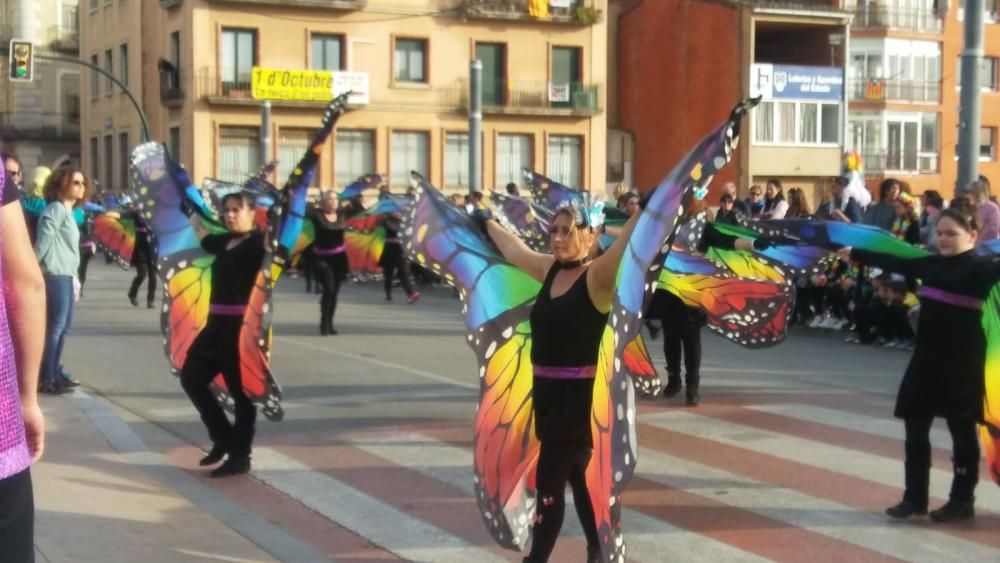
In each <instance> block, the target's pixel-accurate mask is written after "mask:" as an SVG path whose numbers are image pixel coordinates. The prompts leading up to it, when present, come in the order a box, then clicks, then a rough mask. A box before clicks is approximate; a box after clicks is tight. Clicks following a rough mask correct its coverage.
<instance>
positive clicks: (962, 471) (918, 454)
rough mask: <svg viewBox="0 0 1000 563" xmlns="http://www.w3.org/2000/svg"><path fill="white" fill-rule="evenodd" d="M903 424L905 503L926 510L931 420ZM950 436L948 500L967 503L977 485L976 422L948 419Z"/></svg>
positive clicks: (916, 420) (921, 419)
mask: <svg viewBox="0 0 1000 563" xmlns="http://www.w3.org/2000/svg"><path fill="white" fill-rule="evenodd" d="M905 423H906V464H905V466H906V492H905V493H904V494H903V498H904V499H905V500H909V501H911V502H913V503H915V504H917V505H919V506H927V496H928V492H927V489H928V488H929V486H930V474H931V441H930V432H931V425H932V424H933V423H934V418H933V417H915V418H907V419H905ZM948 431H949V432H951V440H952V444H953V446H952V448H953V450H952V462H953V464H954V471H955V476H954V477H953V479H952V481H951V495H950V497H951V499H952V500H956V501H971V500H972V499H973V494H974V492H975V490H976V484H977V483H978V482H979V439H978V437H977V436H976V422H975V421H974V420H972V419H970V418H948Z"/></svg>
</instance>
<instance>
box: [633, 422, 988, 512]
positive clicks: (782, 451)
mask: <svg viewBox="0 0 1000 563" xmlns="http://www.w3.org/2000/svg"><path fill="white" fill-rule="evenodd" d="M639 421H640V422H642V423H645V424H649V425H651V426H654V427H657V428H662V429H665V430H670V431H672V432H677V433H680V434H685V435H688V436H693V437H697V438H702V439H705V440H709V441H715V442H720V443H723V444H728V445H731V446H735V447H738V448H744V449H749V450H753V451H756V452H758V453H763V454H767V455H769V456H772V457H776V458H779V459H783V460H787V461H791V462H795V463H800V464H804V465H808V466H812V467H817V468H820V469H824V470H830V471H836V472H838V473H840V474H842V475H847V476H850V477H854V478H857V479H862V480H865V481H871V482H875V483H880V484H883V485H887V486H890V487H900V486H901V485H902V483H903V475H902V473H903V463H902V460H899V461H893V460H890V459H886V458H883V457H879V456H875V455H871V454H867V453H864V452H858V451H855V450H851V449H848V448H843V447H839V446H832V445H829V444H823V443H819V442H813V441H809V440H804V439H801V438H795V437H791V436H786V435H783V434H780V433H777V432H771V431H768V430H763V429H760V428H753V427H747V426H744V425H740V424H734V423H732V422H728V421H724V420H719V419H714V418H710V417H706V416H701V415H697V414H694V413H691V412H689V411H665V412H657V413H648V414H643V415H641V416H640V418H639ZM640 443H641V442H640ZM951 477H952V474H951V471H945V470H941V469H932V472H931V488H930V493H931V495H932V496H938V497H942V498H947V497H948V492H949V490H950V484H951ZM977 493H978V496H977V501H976V503H977V506H979V507H982V508H985V509H987V510H990V511H993V512H1000V493H998V492H997V490H996V488H995V487H980V488H979V489H978V491H977Z"/></svg>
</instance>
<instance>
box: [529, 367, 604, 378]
mask: <svg viewBox="0 0 1000 563" xmlns="http://www.w3.org/2000/svg"><path fill="white" fill-rule="evenodd" d="M595 373H597V366H577V367H554V366H535V375H536V376H537V377H544V378H546V379H592V378H593V377H594V374H595Z"/></svg>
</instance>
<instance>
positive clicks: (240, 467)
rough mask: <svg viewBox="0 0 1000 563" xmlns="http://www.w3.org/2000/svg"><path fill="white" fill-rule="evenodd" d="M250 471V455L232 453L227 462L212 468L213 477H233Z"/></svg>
mask: <svg viewBox="0 0 1000 563" xmlns="http://www.w3.org/2000/svg"><path fill="white" fill-rule="evenodd" d="M249 472H250V456H234V455H230V456H229V457H228V458H227V459H226V462H225V463H223V464H222V465H220V466H219V467H217V468H215V469H213V470H212V472H211V473H210V474H209V475H211V476H212V478H218V477H231V476H233V475H241V474H243V473H249Z"/></svg>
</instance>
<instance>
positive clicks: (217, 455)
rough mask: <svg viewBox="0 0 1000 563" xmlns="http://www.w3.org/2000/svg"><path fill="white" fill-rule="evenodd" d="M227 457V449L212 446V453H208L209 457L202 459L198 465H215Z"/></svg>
mask: <svg viewBox="0 0 1000 563" xmlns="http://www.w3.org/2000/svg"><path fill="white" fill-rule="evenodd" d="M225 455H226V448H223V447H222V446H220V445H218V444H216V445H214V446H212V451H210V452H208V455H206V456H205V457H203V458H201V461H199V462H198V465H200V466H202V467H205V466H206V465H215V464H216V463H219V462H220V461H222V458H223V457H225Z"/></svg>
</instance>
